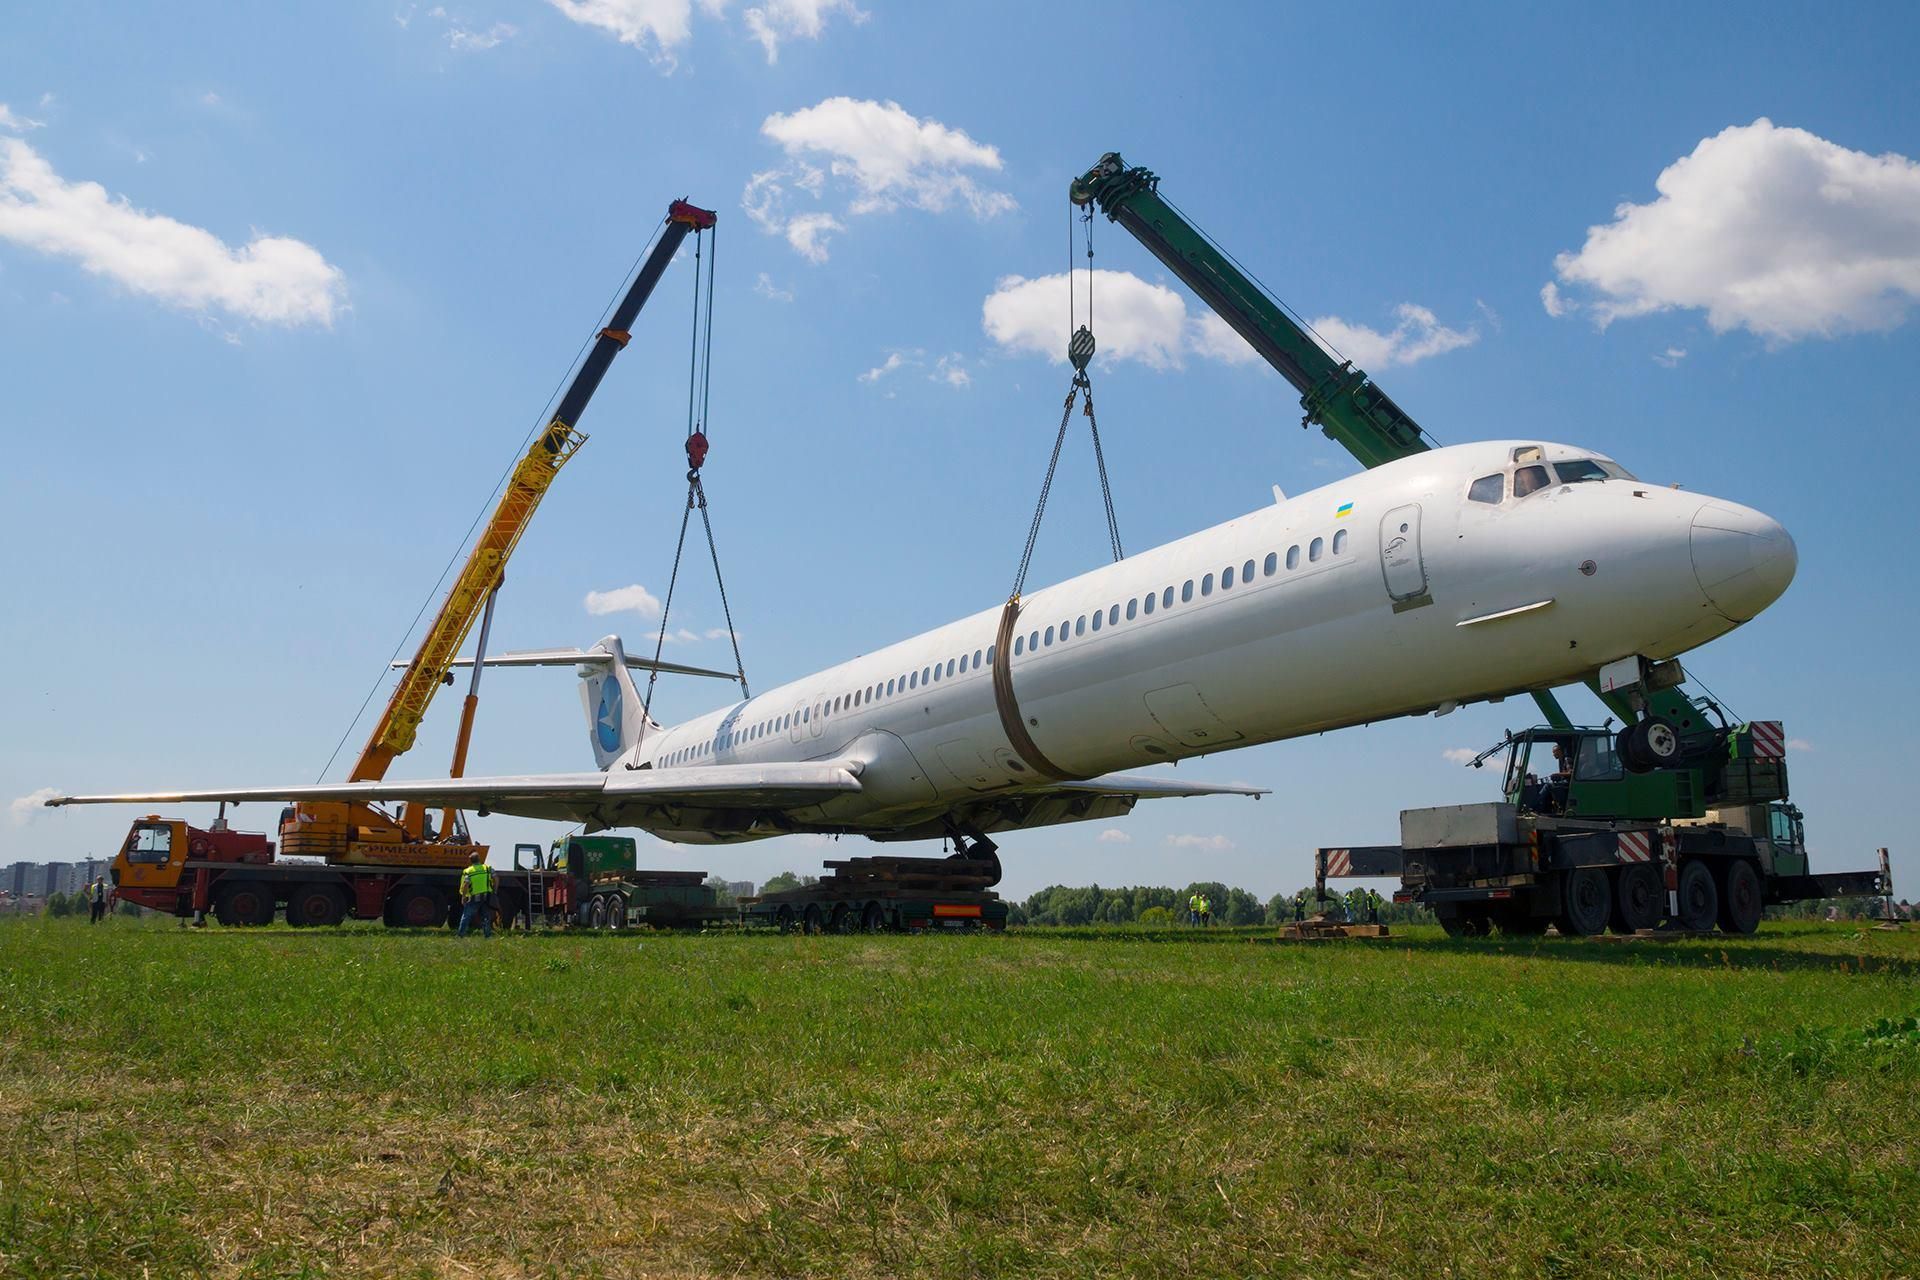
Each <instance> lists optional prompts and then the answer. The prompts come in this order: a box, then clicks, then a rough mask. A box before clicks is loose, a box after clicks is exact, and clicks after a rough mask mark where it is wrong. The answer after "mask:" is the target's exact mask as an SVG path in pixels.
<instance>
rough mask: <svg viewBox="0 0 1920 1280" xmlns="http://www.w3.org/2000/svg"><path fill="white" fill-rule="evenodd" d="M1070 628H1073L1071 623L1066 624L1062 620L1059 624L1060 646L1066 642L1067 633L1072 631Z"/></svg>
mask: <svg viewBox="0 0 1920 1280" xmlns="http://www.w3.org/2000/svg"><path fill="white" fill-rule="evenodd" d="M1072 628H1073V624H1072V623H1071V622H1067V621H1065V620H1064V619H1063V620H1062V621H1061V623H1060V643H1061V644H1065V643H1066V642H1067V633H1068V632H1069V631H1070V630H1072Z"/></svg>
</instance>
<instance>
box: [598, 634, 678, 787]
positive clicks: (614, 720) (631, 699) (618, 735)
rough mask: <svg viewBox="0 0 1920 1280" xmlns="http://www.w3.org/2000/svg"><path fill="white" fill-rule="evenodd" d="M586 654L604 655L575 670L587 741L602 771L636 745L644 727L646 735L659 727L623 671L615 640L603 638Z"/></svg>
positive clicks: (622, 655)
mask: <svg viewBox="0 0 1920 1280" xmlns="http://www.w3.org/2000/svg"><path fill="white" fill-rule="evenodd" d="M587 652H588V653H591V654H594V655H599V654H606V655H607V657H606V658H605V659H604V660H601V661H597V662H591V663H586V662H583V663H581V664H580V667H579V674H580V705H581V707H582V708H584V709H585V711H586V713H587V737H588V739H589V740H590V741H591V743H592V745H593V759H594V763H596V764H598V765H599V766H600V767H601V768H602V769H605V768H606V767H607V766H608V765H611V764H612V763H613V762H614V761H615V760H618V759H619V758H620V757H621V756H622V755H623V754H625V753H626V752H627V751H628V750H629V749H631V748H632V746H633V744H634V743H636V742H638V741H640V731H641V729H642V727H643V726H644V727H645V728H646V729H647V731H648V732H652V731H654V730H657V729H659V727H660V726H659V724H658V723H656V722H655V721H653V720H652V719H650V718H649V717H648V716H647V713H646V708H645V704H644V703H642V702H641V699H640V690H639V689H637V688H635V687H634V683H633V673H632V672H631V671H629V670H628V669H627V651H626V649H625V647H624V646H622V645H621V643H620V637H619V636H603V637H602V638H601V639H600V641H599V642H598V643H597V644H595V645H594V646H593V648H592V649H590V650H588V651H587Z"/></svg>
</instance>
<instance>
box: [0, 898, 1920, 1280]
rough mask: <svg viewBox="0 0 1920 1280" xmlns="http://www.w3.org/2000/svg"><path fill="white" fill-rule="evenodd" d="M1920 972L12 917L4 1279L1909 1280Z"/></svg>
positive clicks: (1878, 959) (2, 1099)
mask: <svg viewBox="0 0 1920 1280" xmlns="http://www.w3.org/2000/svg"><path fill="white" fill-rule="evenodd" d="M1266 932H1267V931H1265V930H1261V931H1259V934H1260V935H1264V934H1265V933H1266ZM1917 978H1920V932H1915V931H1909V932H1907V933H1904V934H1893V933H1883V932H1873V931H1863V930H1861V929H1859V928H1858V927H1854V926H1842V927H1835V926H1827V925H1777V924H1776V925H1769V926H1767V927H1766V928H1765V929H1764V930H1763V931H1762V933H1761V934H1760V935H1759V936H1758V937H1755V938H1752V939H1746V940H1740V941H1733V940H1728V941H1718V940H1714V941H1689V942H1671V943H1639V944H1626V945H1619V944H1607V943H1598V942H1563V941H1560V940H1558V939H1548V940H1544V941H1541V942H1538V943H1531V942H1529V943H1525V944H1521V945H1514V944H1512V943H1501V942H1497V941H1496V942H1449V941H1446V940H1444V939H1442V938H1440V937H1439V935H1438V932H1437V930H1435V931H1415V932H1414V933H1413V934H1412V935H1411V936H1409V937H1408V938H1405V939H1395V940H1393V941H1391V942H1387V943H1383V944H1382V943H1359V942H1347V943H1331V944H1317V945H1310V946H1307V945H1298V944H1274V943H1271V942H1266V941H1264V940H1261V938H1260V937H1257V936H1253V935H1247V934H1228V933H1215V934H1211V935H1208V936H1205V937H1195V936H1193V935H1190V934H1186V933H1179V934H1147V933H1140V932H1131V931H1119V930H1115V931H1102V932H1081V933H1062V932H1046V931H1028V932H1021V933H1015V934H1010V935H1008V936H1005V937H997V938H996V937H981V938H960V937H935V938H895V937H876V938H867V937H853V938H810V937H784V936H779V935H771V934H746V935H738V934H721V935H714V936H690V937H675V936H657V935H649V934H627V935H616V936H594V935H578V934H575V935H568V936H539V937H533V938H525V937H516V938H496V939H494V940H493V941H491V942H484V941H481V940H479V939H468V940H465V941H461V940H456V939H454V938H452V937H450V936H447V935H445V934H438V933H421V934H398V935H396V934H390V933H388V932H386V931H384V930H380V929H377V928H376V929H357V930H348V931H343V932H305V931H292V930H288V929H285V928H284V927H278V928H273V929H268V930H261V931H248V932H242V931H237V930H220V929H208V930H205V931H191V930H185V929H181V928H178V927H176V926H175V925H174V924H173V923H172V922H171V921H167V922H159V921H143V922H133V921H125V920H119V921H115V922H113V923H112V924H111V925H110V926H107V927H100V928H90V927H89V926H88V925H87V924H86V923H85V922H84V921H81V920H8V921H0V1274H5V1275H17V1276H150V1277H155V1278H159V1277H170V1276H179V1275H190V1274H193V1275H197V1274H208V1275H216V1276H256V1275H257V1276H291V1275H378V1276H395V1275H420V1276H489V1277H493V1276H547V1275H555V1276H562V1275H564V1276H571V1275H607V1276H628V1275H705V1274H747V1275H820V1276H828V1275H832V1276H839V1275H854V1276H867V1275H874V1276H880V1275H914V1276H918V1275H943V1276H974V1275H993V1274H1020V1275H1063V1276H1065V1275H1071V1276H1110V1275H1113V1274H1116V1273H1119V1274H1129V1275H1151V1276H1186V1275H1197V1274H1205V1275H1215V1274H1217V1275H1260V1274H1282V1275H1329V1276H1331V1275H1339V1276H1407V1275H1443V1274H1445V1275H1457V1276H1481V1275H1516V1276H1542V1275H1550V1276H1618V1275H1714V1276H1746V1275H1761V1274H1782V1275H1785V1274H1791V1275H1796V1276H1800V1275H1817V1276H1824V1275H1873V1276H1885V1275H1912V1274H1915V1272H1916V1270H1920V1030H1916V1029H1915V1023H1914V1022H1913V1021H1912V1020H1911V1019H1912V1016H1913V1015H1914V1014H1916V1013H1917V1012H1920V982H1916V979H1917Z"/></svg>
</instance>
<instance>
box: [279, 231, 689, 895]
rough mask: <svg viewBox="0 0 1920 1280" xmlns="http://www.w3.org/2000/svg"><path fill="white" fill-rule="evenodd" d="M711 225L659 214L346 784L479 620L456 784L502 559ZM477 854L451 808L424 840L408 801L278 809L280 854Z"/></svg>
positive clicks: (337, 858) (401, 747)
mask: <svg viewBox="0 0 1920 1280" xmlns="http://www.w3.org/2000/svg"><path fill="white" fill-rule="evenodd" d="M713 225H714V214H713V213H712V211H710V210H707V209H701V208H697V207H695V206H694V205H691V204H688V203H687V202H686V201H684V200H676V201H674V202H673V204H672V205H671V206H670V207H669V208H668V210H667V222H666V227H665V229H664V230H663V231H662V232H661V235H660V239H659V241H658V242H657V243H656V244H655V245H654V248H653V252H652V253H651V254H649V255H648V257H647V260H646V262H645V263H644V264H643V265H642V266H641V268H640V272H639V274H638V275H636V276H635V277H634V279H633V284H632V285H631V286H630V287H629V288H628V289H627V292H626V295H625V296H624V297H623V298H622V299H621V302H620V305H619V306H618V307H617V308H616V309H615V310H614V313H613V316H612V318H611V320H610V321H609V322H608V324H607V327H606V328H604V329H602V330H601V331H600V334H599V336H598V337H597V338H596V339H595V340H594V345H593V349H592V350H591V351H590V352H588V353H587V358H586V359H585V360H584V361H582V362H581V365H580V369H579V371H578V372H577V373H575V374H574V377H573V381H572V382H571V383H570V384H568V387H567V391H566V394H565V395H564V396H562V397H561V400H560V405H559V408H558V409H556V410H555V411H554V415H553V418H552V420H551V421H549V422H548V423H547V425H546V426H545V427H544V428H542V429H541V431H540V434H539V436H538V438H536V439H535V440H534V442H533V445H532V446H531V447H530V448H529V449H528V450H527V454H526V456H525V457H524V458H522V459H521V460H520V461H519V462H518V463H517V464H516V465H515V466H514V469H513V473H512V475H511V476H510V477H509V478H508V480H507V485H506V491H505V492H504V493H503V494H501V496H500V501H499V503H498V504H497V505H496V506H495V507H494V509H493V513H492V514H491V515H490V516H489V517H488V519H487V522H486V525H485V526H484V527H483V528H482V529H481V532H480V536H479V538H478V539H477V540H476V541H475V542H474V545H473V550H472V551H471V552H470V553H469V554H468V556H467V559H466V563H465V564H463V565H462V566H461V568H460V573H459V576H458V577H456V578H455V579H454V581H453V587H452V589H450V590H449V591H448V592H447V597H446V599H445V600H444V601H442V602H441V605H440V608H439V611H438V612H437V613H435V614H434V617H433V621H432V622H431V623H429V624H428V626H427V630H426V634H425V635H424V636H423V637H422V638H421V641H420V648H419V650H418V651H417V652H416V653H415V654H414V656H413V660H412V661H411V662H409V663H408V664H407V666H406V668H405V670H404V671H403V672H402V673H401V676H400V680H399V682H398V683H397V684H396V685H395V686H394V689H393V695H392V697H390V698H389V699H388V700H387V706H386V710H385V711H383V712H382V713H381V715H380V719H379V720H378V721H377V722H376V723H375V724H374V726H373V732H372V734H371V735H370V736H369V737H368V738H367V745H366V746H365V747H363V748H362V749H361V751H360V756H359V758H358V759H357V760H355V761H354V765H353V769H352V771H351V772H350V773H349V774H348V775H347V780H348V781H350V782H376V781H379V780H380V779H381V778H384V777H385V776H386V773H387V768H388V766H389V765H391V764H392V763H393V761H394V759H395V758H396V757H398V756H400V755H402V754H403V753H405V752H406V751H407V750H408V749H410V748H411V747H412V746H413V743H414V738H415V736H416V735H417V734H418V732H419V729H420V721H421V720H422V719H423V718H424V717H425V715H426V713H427V707H428V705H429V704H430V703H431V702H432V701H433V696H434V694H435V693H437V692H439V690H440V686H441V685H443V684H451V683H453V676H452V669H453V662H454V659H455V657H457V656H458V654H459V652H460V646H461V645H463V644H464V643H465V642H466V639H467V636H468V635H469V634H471V633H472V631H473V628H474V625H475V624H476V623H478V624H479V626H480V639H479V647H480V650H481V652H480V653H479V654H477V655H476V660H475V662H474V665H473V681H472V684H471V685H470V686H469V687H468V692H467V699H466V703H465V705H464V706H463V707H462V709H461V713H460V730H459V734H458V736H457V738H456V739H455V743H454V749H453V765H452V769H451V772H450V775H449V776H451V777H455V778H458V777H460V776H461V775H462V774H463V773H464V772H465V770H466V764H467V744H468V742H469V740H470V739H471V737H472V734H473V717H474V711H475V708H476V707H477V706H478V704H479V685H480V672H481V668H482V665H483V663H482V661H481V659H483V658H484V657H485V648H486V642H487V631H488V629H489V626H490V624H491V622H492V619H493V601H494V594H495V592H497V591H498V590H499V588H500V582H501V579H502V577H503V575H504V574H505V572H506V565H507V560H508V558H509V557H510V556H512V555H513V549H514V548H515V547H516V546H518V545H519V543H520V537H521V535H522V534H523V533H525V532H526V529H527V525H528V524H529V523H530V522H531V521H532V519H533V513H534V511H535V510H536V509H538V507H539V506H540V500H541V498H543V497H545V496H546V492H547V489H548V488H549V487H550V486H551V485H552V484H553V480H554V477H555V476H556V475H558V474H559V472H560V468H561V467H563V466H565V465H566V464H567V462H568V460H569V459H571V458H572V457H573V455H574V454H575V453H577V452H579V450H580V446H581V445H583V444H585V443H586V440H587V437H586V436H585V435H584V434H582V433H581V431H580V430H579V422H580V417H581V414H582V413H583V412H584V411H585V410H586V407H587V402H588V401H589V400H591V399H592V398H593V393H594V391H595V390H596V389H598V387H599V385H600V380H601V378H602V377H604V376H605V375H606V372H607V367H608V366H609V365H611V364H612V363H613V358H614V356H616V355H618V354H619V353H620V351H621V349H622V348H624V347H625V346H626V345H627V341H628V339H629V338H630V337H631V336H632V335H631V332H630V330H631V328H632V325H633V322H634V319H635V318H636V317H637V316H638V315H639V314H640V308H641V307H643V306H644V305H646V301H647V298H648V297H649V296H650V295H651V294H652V293H653V289H654V286H655V285H656V284H658V283H659V281H660V277H661V275H662V274H663V273H664V272H665V271H666V269H667V264H668V263H670V262H671V261H672V260H673V256H674V254H675V253H676V252H677V251H678V250H679V248H680V244H681V242H682V241H683V240H685V239H686V237H687V235H688V233H690V232H702V231H707V230H710V229H712V227H713ZM476 851H478V852H479V853H480V854H481V855H482V856H483V857H484V856H485V854H486V849H485V847H484V846H482V845H477V844H474V843H472V842H471V840H470V839H468V838H467V836H466V832H465V829H464V823H462V822H461V821H460V819H459V816H458V814H456V813H455V812H454V811H453V810H447V811H446V813H445V814H444V815H443V818H442V823H441V829H440V831H439V832H438V833H434V832H433V831H432V829H431V827H430V826H429V824H428V813H427V809H426V808H425V807H424V806H421V805H416V804H408V805H403V806H401V809H400V812H399V814H398V816H393V815H390V814H388V813H386V812H385V811H383V810H381V809H379V808H376V807H375V806H373V805H370V804H360V803H356V802H351V801H345V802H343V801H304V802H301V803H299V804H296V805H293V806H292V807H291V808H289V809H288V810H287V811H286V812H285V814H284V815H283V816H282V818H281V823H280V853H281V854H282V855H283V856H288V857H319V858H325V859H326V860H327V861H328V862H335V863H363V864H373V865H398V866H425V867H451V866H462V865H464V864H465V863H466V861H467V859H468V857H469V855H471V854H472V853H474V852H476Z"/></svg>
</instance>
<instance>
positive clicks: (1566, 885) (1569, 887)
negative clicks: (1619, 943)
mask: <svg viewBox="0 0 1920 1280" xmlns="http://www.w3.org/2000/svg"><path fill="white" fill-rule="evenodd" d="M1612 914H1613V887H1612V886H1611V885H1609V884H1608V883H1607V873H1606V872H1605V871H1604V870H1603V869H1601V868H1600V867H1575V868H1574V869H1573V870H1571V871H1569V872H1567V874H1566V877H1565V880H1564V882H1563V883H1562V884H1561V886H1560V915H1559V917H1558V918H1557V919H1556V920H1555V921H1554V923H1555V924H1556V925H1558V926H1559V928H1560V932H1561V933H1563V934H1565V935H1566V936H1567V937H1569V938H1577V937H1587V936H1589V935H1591V934H1596V933H1599V932H1600V931H1601V930H1602V929H1605V928H1606V927H1607V917H1608V916H1610V915H1612Z"/></svg>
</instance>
